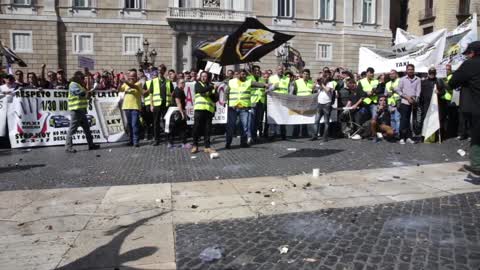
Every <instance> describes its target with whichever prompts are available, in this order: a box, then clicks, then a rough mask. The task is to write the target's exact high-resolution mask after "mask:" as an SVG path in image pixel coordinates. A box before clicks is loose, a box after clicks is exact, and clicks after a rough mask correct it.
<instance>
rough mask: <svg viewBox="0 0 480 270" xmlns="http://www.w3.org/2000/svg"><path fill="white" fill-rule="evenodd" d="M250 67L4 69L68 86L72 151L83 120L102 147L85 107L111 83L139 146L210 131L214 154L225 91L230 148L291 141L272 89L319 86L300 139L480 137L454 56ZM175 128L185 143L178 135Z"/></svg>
mask: <svg viewBox="0 0 480 270" xmlns="http://www.w3.org/2000/svg"><path fill="white" fill-rule="evenodd" d="M470 52H471V54H472V55H471V57H472V58H473V57H475V56H476V53H480V48H476V47H472V48H470V50H469V51H467V52H466V53H470ZM248 66H249V68H248V69H247V70H246V69H241V70H237V71H234V70H226V72H225V74H221V75H213V74H211V73H208V72H205V71H200V72H199V73H197V71H196V70H190V71H184V72H178V73H177V72H176V71H175V70H173V69H170V70H168V69H167V67H166V66H165V65H163V64H162V65H160V66H158V67H153V66H150V67H149V68H146V69H139V70H136V69H131V70H128V71H126V72H119V73H115V71H114V70H111V71H106V70H103V71H101V72H95V73H91V72H90V71H89V70H88V69H85V70H83V71H77V72H75V73H74V75H73V77H72V78H70V79H67V78H66V76H65V72H64V71H63V70H57V71H48V72H46V66H45V65H43V66H42V69H41V71H40V75H39V76H37V74H35V73H33V72H29V73H28V74H24V73H23V72H22V71H21V70H20V69H17V70H16V71H14V75H10V74H7V73H5V72H4V71H2V74H1V76H2V78H3V80H1V82H0V84H1V85H0V92H1V94H2V95H9V94H12V93H14V92H15V91H16V90H19V91H21V90H22V89H38V91H42V89H65V90H66V91H67V90H68V106H69V110H70V111H71V119H72V120H71V124H70V128H69V131H68V136H67V140H66V151H67V152H72V153H74V152H75V151H76V150H75V149H74V148H73V147H72V139H71V137H72V135H73V134H74V133H75V132H76V130H77V128H78V127H82V129H83V130H84V132H85V134H86V138H87V141H88V144H89V149H97V148H98V147H99V146H98V145H96V144H94V143H93V139H92V136H91V134H89V125H88V123H87V122H88V120H87V118H86V108H87V104H88V102H89V97H90V96H91V93H92V92H95V91H107V90H108V91H118V92H119V93H122V95H123V102H122V104H121V109H122V111H123V112H124V115H125V119H126V122H127V123H126V126H127V127H128V128H127V133H128V135H129V137H130V140H129V142H128V144H129V145H131V146H134V147H139V146H140V140H141V139H145V140H151V141H152V144H153V145H159V144H160V143H161V142H162V139H164V140H165V141H166V143H167V144H168V147H183V148H188V149H190V151H191V152H192V153H197V152H198V151H199V139H200V138H201V137H203V139H204V143H203V145H204V152H206V153H210V154H211V153H215V149H213V148H212V147H211V142H210V135H211V132H212V118H213V117H214V114H215V110H216V106H215V104H216V103H217V102H219V101H220V99H223V100H221V102H222V104H224V106H225V107H226V108H227V109H228V114H227V118H228V119H227V124H226V127H225V128H224V130H225V131H224V132H225V134H226V144H225V148H226V149H230V148H231V144H232V139H233V137H234V136H235V135H237V134H239V135H240V138H241V140H240V142H241V143H240V146H241V147H248V146H250V145H252V144H255V143H259V142H268V141H273V140H275V139H276V138H277V137H280V139H282V140H285V139H286V138H287V128H286V126H285V125H276V124H271V123H270V124H269V123H268V122H269V121H268V120H267V119H268V117H267V111H268V107H267V96H268V95H269V94H270V93H276V94H280V95H287V94H289V95H296V96H311V95H318V98H317V99H318V107H317V114H316V119H315V123H314V124H313V125H294V126H293V132H292V134H291V136H292V137H293V138H298V137H308V138H310V139H311V140H312V141H314V140H317V139H318V138H319V137H321V138H322V140H323V141H324V142H327V141H328V140H329V138H333V137H347V138H350V139H352V140H362V139H367V140H371V141H374V142H380V141H388V142H398V143H400V144H406V143H410V144H414V143H418V142H421V141H426V142H438V141H441V140H446V139H449V138H456V139H457V140H467V139H468V140H470V137H474V136H477V137H478V135H474V134H472V132H476V133H478V129H479V128H478V123H476V124H475V123H474V122H478V121H475V119H474V118H473V117H472V116H473V114H472V113H473V112H472V111H471V110H464V109H462V108H464V106H463V105H464V104H468V103H471V102H472V101H471V100H469V98H468V96H467V95H463V94H462V93H463V92H462V91H461V88H462V86H464V85H465V81H462V80H465V78H464V77H462V76H461V75H460V74H459V75H458V76H457V75H455V74H454V73H453V72H452V69H451V66H449V65H447V77H446V78H443V79H441V78H438V77H437V72H436V70H435V68H433V67H432V68H430V69H429V71H428V73H427V74H418V73H416V72H415V66H414V65H411V64H410V65H408V66H407V67H406V68H405V69H404V70H391V71H390V72H389V73H387V74H378V73H376V72H375V70H374V69H373V68H368V69H367V70H365V71H362V72H361V73H359V74H356V73H354V72H352V71H349V70H346V69H344V68H341V67H338V68H329V67H325V68H323V70H322V71H321V72H319V73H318V74H311V72H310V70H309V69H303V70H301V71H299V72H292V71H291V70H289V69H287V68H286V67H285V66H283V65H281V66H278V67H276V68H275V69H273V70H272V69H263V70H262V69H261V67H260V66H257V65H248ZM457 73H458V72H457ZM214 82H215V83H214ZM218 82H223V83H224V84H226V85H227V86H228V87H226V91H225V94H224V95H220V94H219V93H218V91H217V90H218V86H219V84H218ZM186 83H194V84H195V86H194V88H195V97H194V124H193V128H189V126H188V125H187V120H188V119H187V118H188V116H187V114H186V112H185V103H186V95H185V92H184V87H185V84H186ZM459 90H460V91H459ZM455 91H459V92H460V102H458V101H457V102H453V101H452V100H453V97H454V96H455ZM433 93H435V94H436V95H437V97H438V111H439V117H440V130H439V131H438V132H436V134H434V136H431V137H430V138H421V131H422V125H423V123H424V120H425V118H426V115H427V111H428V109H429V106H430V102H431V100H432V95H433ZM171 106H174V107H177V108H178V110H176V111H175V112H174V113H172V114H171V118H170V121H167V122H169V123H170V125H169V127H168V133H165V131H166V126H165V124H166V123H165V121H164V116H165V115H166V113H167V110H168V108H169V107H171ZM322 119H323V120H322ZM475 128H476V129H477V130H475ZM189 134H190V135H191V137H192V138H193V141H192V144H189V143H188V137H189V136H188V135H189ZM176 136H177V137H178V139H179V140H180V144H175V137H176Z"/></svg>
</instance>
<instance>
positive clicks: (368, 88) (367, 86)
mask: <svg viewBox="0 0 480 270" xmlns="http://www.w3.org/2000/svg"><path fill="white" fill-rule="evenodd" d="M360 84H361V85H362V89H363V91H364V92H372V91H373V89H374V88H377V86H378V80H371V81H370V82H369V81H368V79H367V78H365V79H361V80H360ZM372 102H373V103H374V104H375V103H377V102H378V96H376V95H374V96H371V97H366V98H364V99H363V103H365V104H367V105H370V104H371V103H372Z"/></svg>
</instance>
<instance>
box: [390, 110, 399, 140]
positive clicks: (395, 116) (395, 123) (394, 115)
mask: <svg viewBox="0 0 480 270" xmlns="http://www.w3.org/2000/svg"><path fill="white" fill-rule="evenodd" d="M390 115H391V120H390V122H391V124H390V125H391V127H392V128H393V130H394V131H395V134H397V135H398V134H400V112H399V111H398V108H397V107H393V106H390Z"/></svg>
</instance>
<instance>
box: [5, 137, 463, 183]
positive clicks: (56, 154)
mask: <svg viewBox="0 0 480 270" xmlns="http://www.w3.org/2000/svg"><path fill="white" fill-rule="evenodd" d="M223 146H224V141H223V136H219V137H216V138H215V140H214V147H216V148H217V149H219V153H220V158H219V159H216V160H210V159H209V157H208V156H207V155H206V154H204V153H199V154H197V155H194V156H192V155H191V154H190V153H189V151H187V150H184V149H179V148H177V149H173V150H172V149H167V147H166V146H165V145H161V146H158V147H153V146H150V145H148V144H147V143H146V142H145V143H143V145H142V147H140V148H132V147H127V146H124V145H123V144H111V145H103V146H102V149H101V150H98V151H86V150H85V149H86V146H79V147H77V149H79V150H81V151H79V152H78V153H76V154H67V153H65V152H64V151H63V147H46V148H35V149H21V150H10V149H8V150H0V190H22V189H44V188H66V187H89V186H111V185H131V184H149V183H167V182H187V181H197V180H212V179H231V178H244V177H259V176H281V175H296V174H302V173H303V172H305V173H311V171H312V168H320V170H321V171H322V172H333V171H339V170H358V169H369V168H386V167H396V166H407V165H417V164H430V163H440V162H447V161H450V162H452V161H464V160H466V159H467V158H468V157H463V158H462V157H460V156H459V155H458V154H457V153H456V151H457V150H458V149H459V148H462V149H465V150H468V149H469V146H468V143H467V142H457V141H455V140H449V141H447V142H446V143H444V144H442V145H438V144H417V145H399V144H394V143H387V142H382V143H374V142H372V141H367V140H365V141H360V142H358V141H351V140H346V139H340V140H332V141H329V142H328V143H320V142H310V141H308V140H306V139H302V140H291V141H278V142H274V143H265V144H258V145H254V146H253V147H250V148H234V149H232V150H224V149H222V148H223Z"/></svg>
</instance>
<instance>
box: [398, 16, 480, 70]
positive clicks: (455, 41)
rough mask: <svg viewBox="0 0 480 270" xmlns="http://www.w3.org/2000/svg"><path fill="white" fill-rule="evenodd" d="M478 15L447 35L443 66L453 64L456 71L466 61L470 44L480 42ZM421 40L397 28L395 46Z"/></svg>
mask: <svg viewBox="0 0 480 270" xmlns="http://www.w3.org/2000/svg"><path fill="white" fill-rule="evenodd" d="M477 28H478V27H477V14H476V13H475V14H473V15H472V16H471V17H470V18H468V19H466V20H465V21H464V22H463V23H462V24H460V25H459V26H457V28H455V29H454V30H453V31H452V32H448V33H447V38H446V40H445V49H444V52H443V59H442V61H441V63H440V64H441V65H443V66H444V65H446V64H451V65H452V69H453V70H456V69H457V68H458V67H459V66H460V65H461V64H462V63H463V61H465V57H464V56H463V55H462V52H463V51H465V49H466V48H467V46H468V44H469V43H471V42H473V41H476V40H478V32H477ZM417 38H419V37H418V36H415V35H412V34H410V33H408V32H407V31H405V30H402V29H400V28H397V33H396V36H395V45H398V44H400V43H405V42H410V41H411V40H414V39H417ZM437 76H438V72H437Z"/></svg>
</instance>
